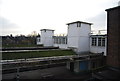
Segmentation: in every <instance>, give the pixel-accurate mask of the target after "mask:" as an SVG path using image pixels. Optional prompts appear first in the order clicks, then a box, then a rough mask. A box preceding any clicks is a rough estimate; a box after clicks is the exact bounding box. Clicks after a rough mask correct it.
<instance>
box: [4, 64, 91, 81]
mask: <svg viewBox="0 0 120 81" xmlns="http://www.w3.org/2000/svg"><path fill="white" fill-rule="evenodd" d="M15 77H16V73H10V74H3V75H2V78H3V79H14V78H15ZM89 77H91V75H90V74H85V75H79V74H75V73H73V72H71V71H70V70H68V69H66V67H65V66H61V67H53V68H47V69H40V70H33V71H26V72H20V73H19V78H20V79H43V78H53V79H87V78H89Z"/></svg>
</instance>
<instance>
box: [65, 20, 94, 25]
mask: <svg viewBox="0 0 120 81" xmlns="http://www.w3.org/2000/svg"><path fill="white" fill-rule="evenodd" d="M74 23H84V24H89V25H92V23H88V22H83V21H76V22H71V23H68V24H67V25H70V24H74Z"/></svg>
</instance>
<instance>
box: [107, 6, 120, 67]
mask: <svg viewBox="0 0 120 81" xmlns="http://www.w3.org/2000/svg"><path fill="white" fill-rule="evenodd" d="M106 11H107V31H108V39H107V40H108V42H107V65H109V66H112V67H116V68H120V6H118V7H115V8H111V9H107V10H106Z"/></svg>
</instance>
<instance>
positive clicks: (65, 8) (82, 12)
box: [0, 0, 119, 35]
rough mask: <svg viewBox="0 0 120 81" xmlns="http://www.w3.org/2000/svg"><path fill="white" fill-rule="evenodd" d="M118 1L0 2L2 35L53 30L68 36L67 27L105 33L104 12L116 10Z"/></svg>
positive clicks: (15, 0) (37, 0) (30, 0)
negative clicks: (77, 25)
mask: <svg viewBox="0 0 120 81" xmlns="http://www.w3.org/2000/svg"><path fill="white" fill-rule="evenodd" d="M118 1H119V0H0V31H2V35H10V34H13V35H19V34H24V35H27V34H30V33H31V32H32V31H37V33H40V29H54V30H55V34H61V33H62V34H63V33H67V25H66V24H67V23H70V22H74V21H84V22H90V23H93V25H92V30H98V29H106V27H107V26H106V18H107V17H106V12H105V9H108V8H111V7H115V6H117V5H118Z"/></svg>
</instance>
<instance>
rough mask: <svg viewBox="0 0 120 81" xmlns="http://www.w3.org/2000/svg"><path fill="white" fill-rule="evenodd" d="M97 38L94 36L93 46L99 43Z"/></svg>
mask: <svg viewBox="0 0 120 81" xmlns="http://www.w3.org/2000/svg"><path fill="white" fill-rule="evenodd" d="M96 43H97V38H96V37H92V43H91V44H92V46H96V45H97V44H96Z"/></svg>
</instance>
